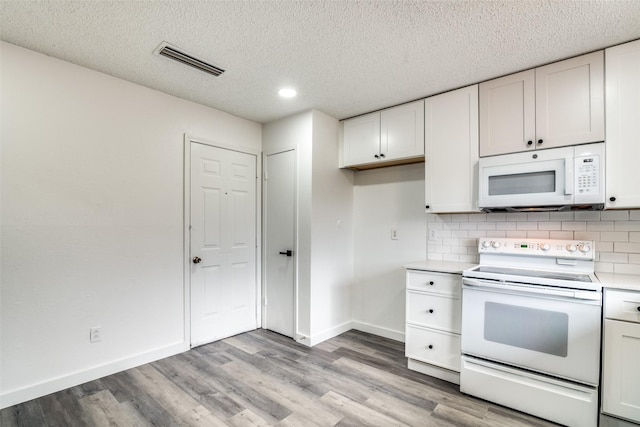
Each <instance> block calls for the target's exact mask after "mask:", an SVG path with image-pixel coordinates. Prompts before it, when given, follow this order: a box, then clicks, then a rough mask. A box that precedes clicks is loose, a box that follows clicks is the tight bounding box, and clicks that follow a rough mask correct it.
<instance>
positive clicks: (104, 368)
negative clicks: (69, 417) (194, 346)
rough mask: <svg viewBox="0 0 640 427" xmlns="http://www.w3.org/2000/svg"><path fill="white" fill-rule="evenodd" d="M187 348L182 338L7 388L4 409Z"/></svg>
mask: <svg viewBox="0 0 640 427" xmlns="http://www.w3.org/2000/svg"><path fill="white" fill-rule="evenodd" d="M187 350H189V346H188V344H186V343H184V342H182V341H181V342H179V343H174V344H170V345H168V346H165V347H160V348H156V349H153V350H150V351H146V352H144V353H139V354H135V355H132V356H129V357H125V358H123V359H119V360H116V361H113V362H109V363H105V364H103V365H100V366H95V367H93V368H89V369H85V370H82V371H77V372H72V373H69V374H67V375H62V376H59V377H57V378H53V379H50V380H47V381H43V382H40V383H37V384H33V385H29V386H26V387H22V388H19V389H15V390H9V391H4V392H2V393H1V394H0V409H3V408H7V407H9V406H13V405H17V404H19V403H22V402H26V401H28V400H31V399H36V398H38V397H42V396H46V395H47V394H51V393H55V392H57V391H60V390H64V389H67V388H69V387H74V386H77V385H79V384H84V383H86V382H89V381H93V380H96V379H98V378H102V377H105V376H107V375H111V374H115V373H117V372H122V371H125V370H127V369H131V368H135V367H136V366H140V365H144V364H146V363H151V362H155V361H156V360H160V359H164V358H165V357H169V356H173V355H175V354H178V353H183V352H185V351H187Z"/></svg>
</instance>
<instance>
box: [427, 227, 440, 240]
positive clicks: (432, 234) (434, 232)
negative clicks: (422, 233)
mask: <svg viewBox="0 0 640 427" xmlns="http://www.w3.org/2000/svg"><path fill="white" fill-rule="evenodd" d="M437 238H438V230H436V229H431V230H429V240H431V241H433V240H436V239H437Z"/></svg>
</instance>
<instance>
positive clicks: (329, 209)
mask: <svg viewBox="0 0 640 427" xmlns="http://www.w3.org/2000/svg"><path fill="white" fill-rule="evenodd" d="M338 135H339V122H338V120H336V119H334V118H333V117H330V116H328V115H326V114H324V113H321V112H319V111H313V163H312V190H311V194H312V207H311V216H312V229H311V241H312V247H311V283H312V287H311V298H310V302H311V306H310V311H311V336H310V338H311V345H313V344H315V343H317V342H320V341H323V340H325V339H328V338H331V337H333V336H336V335H339V334H340V333H342V332H345V331H347V330H349V329H351V320H352V303H351V290H352V282H353V250H354V247H353V184H354V173H353V172H352V171H350V170H343V169H338V167H337V165H338V148H339V147H338Z"/></svg>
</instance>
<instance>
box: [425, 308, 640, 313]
mask: <svg viewBox="0 0 640 427" xmlns="http://www.w3.org/2000/svg"><path fill="white" fill-rule="evenodd" d="M638 310H640V307H638ZM429 313H432V314H433V308H430V309H429Z"/></svg>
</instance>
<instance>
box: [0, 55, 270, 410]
mask: <svg viewBox="0 0 640 427" xmlns="http://www.w3.org/2000/svg"><path fill="white" fill-rule="evenodd" d="M1 67H2V68H1V79H2V80H1V87H2V98H1V103H2V104H1V107H2V111H1V114H2V116H1V121H2V130H1V137H2V139H1V143H2V151H1V153H2V154H1V160H2V170H1V185H2V192H1V194H2V212H1V215H2V216H1V218H2V242H1V245H2V248H1V249H2V270H1V280H2V282H1V314H0V316H1V321H2V335H1V343H0V344H1V345H0V347H1V350H0V357H1V359H0V360H1V368H0V376H1V378H0V387H1V389H0V393H1V394H0V406H2V407H4V406H9V405H12V404H14V403H17V402H19V401H24V400H28V399H30V398H34V397H37V396H39V395H42V394H46V393H49V392H53V391H56V390H59V389H62V388H65V387H68V386H71V385H74V384H78V383H81V382H84V381H87V380H90V379H93V378H97V377H100V376H103V375H106V374H109V373H111V372H116V371H119V370H122V369H125V368H127V367H130V366H134V365H136V364H141V363H146V362H148V361H150V360H154V359H157V358H160V357H164V356H166V355H169V354H173V353H176V352H180V351H183V350H184V349H186V348H187V346H188V339H187V338H186V337H185V312H184V307H185V306H184V283H183V282H184V281H183V207H182V205H183V135H184V134H185V133H188V134H190V135H193V136H196V137H199V138H202V139H205V140H208V141H214V142H219V143H222V144H225V145H234V146H238V147H246V148H248V149H252V150H260V148H261V125H259V124H257V123H254V122H250V121H247V120H244V119H240V118H238V117H234V116H231V115H229V114H226V113H223V112H220V111H217V110H214V109H211V108H207V107H203V106H200V105H197V104H194V103H191V102H187V101H184V100H180V99H178V98H174V97H171V96H169V95H166V94H163V93H160V92H156V91H153V90H150V89H147V88H144V87H141V86H137V85H134V84H131V83H128V82H126V81H123V80H118V79H116V78H113V77H110V76H107V75H105V74H101V73H97V72H94V71H91V70H88V69H85V68H81V67H78V66H75V65H72V64H69V63H66V62H63V61H59V60H56V59H52V58H50V57H46V56H44V55H40V54H37V53H35V52H32V51H28V50H25V49H22V48H18V47H16V46H13V45H10V44H6V43H3V44H2V45H1ZM93 326H101V327H102V332H103V338H102V342H100V343H95V344H90V343H89V328H91V327H93Z"/></svg>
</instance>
